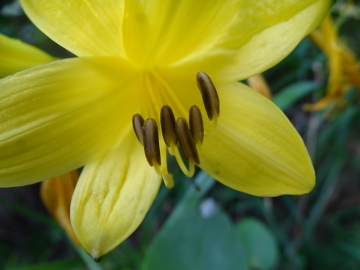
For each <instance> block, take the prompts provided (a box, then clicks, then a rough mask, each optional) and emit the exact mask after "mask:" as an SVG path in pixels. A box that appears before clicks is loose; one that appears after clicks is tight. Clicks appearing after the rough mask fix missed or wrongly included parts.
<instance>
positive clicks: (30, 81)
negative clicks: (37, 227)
mask: <svg viewBox="0 0 360 270" xmlns="http://www.w3.org/2000/svg"><path fill="white" fill-rule="evenodd" d="M133 81H134V77H133V73H132V69H131V68H130V67H129V66H127V64H126V63H125V62H123V61H122V60H121V59H116V58H108V57H107V58H89V59H68V60H61V61H55V62H52V63H49V64H46V65H42V66H37V67H34V68H31V69H28V70H25V71H22V72H19V73H16V74H15V75H13V76H8V77H6V78H4V79H2V80H0V89H1V91H0V101H1V102H0V123H1V125H0V186H2V187H6V186H19V185H26V184H30V183H34V182H37V181H41V180H45V179H48V178H51V177H54V176H57V175H60V174H62V173H65V172H68V171H71V170H74V169H75V168H79V167H81V166H82V165H84V164H85V163H87V162H89V161H91V160H94V159H96V158H98V157H99V155H100V154H102V153H104V152H105V151H108V149H109V147H111V146H112V145H113V144H114V142H115V141H117V139H118V137H119V134H121V132H122V129H123V126H124V125H125V124H128V123H129V121H130V122H131V117H132V114H133V112H134V111H137V110H138V108H137V103H136V102H132V103H128V104H126V107H125V106H124V107H122V108H121V109H119V104H123V101H124V100H133V99H134V95H135V94H137V91H136V89H135V91H133V90H130V91H129V90H128V88H129V87H130V86H131V84H132V83H133ZM134 107H136V108H134Z"/></svg>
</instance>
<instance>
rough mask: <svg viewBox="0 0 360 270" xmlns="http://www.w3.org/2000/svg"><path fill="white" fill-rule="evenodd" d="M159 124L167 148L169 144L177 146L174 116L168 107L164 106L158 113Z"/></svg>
mask: <svg viewBox="0 0 360 270" xmlns="http://www.w3.org/2000/svg"><path fill="white" fill-rule="evenodd" d="M160 124H161V130H162V134H163V138H164V141H165V143H166V146H167V147H170V145H171V143H173V144H174V145H177V138H176V132H175V116H174V113H173V111H172V109H171V107H170V106H168V105H164V106H163V107H162V108H161V112H160Z"/></svg>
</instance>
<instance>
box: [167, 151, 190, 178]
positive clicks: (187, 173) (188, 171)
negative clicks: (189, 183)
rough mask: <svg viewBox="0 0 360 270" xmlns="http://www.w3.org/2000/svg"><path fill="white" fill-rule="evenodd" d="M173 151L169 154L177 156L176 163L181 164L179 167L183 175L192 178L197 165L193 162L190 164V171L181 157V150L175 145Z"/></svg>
mask: <svg viewBox="0 0 360 270" xmlns="http://www.w3.org/2000/svg"><path fill="white" fill-rule="evenodd" d="M170 148H171V150H169V152H170V153H171V152H172V153H174V154H175V159H176V162H177V163H178V164H179V167H180V169H181V171H182V172H183V174H185V175H186V176H187V177H192V176H193V175H194V173H195V163H194V162H191V161H190V163H189V169H187V168H186V166H185V163H184V161H183V159H182V157H181V155H180V152H179V149H178V148H177V147H175V146H174V145H171V147H170Z"/></svg>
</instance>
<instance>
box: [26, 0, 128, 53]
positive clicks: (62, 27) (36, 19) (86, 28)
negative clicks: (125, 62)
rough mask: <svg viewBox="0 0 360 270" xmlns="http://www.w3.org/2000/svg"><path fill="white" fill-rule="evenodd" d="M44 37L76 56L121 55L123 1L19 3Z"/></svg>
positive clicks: (82, 0)
mask: <svg viewBox="0 0 360 270" xmlns="http://www.w3.org/2000/svg"><path fill="white" fill-rule="evenodd" d="M20 3H21V5H22V7H23V9H24V11H25V13H26V14H27V15H28V16H29V18H30V19H31V20H32V21H33V23H34V24H35V25H36V26H37V27H38V28H39V29H40V30H41V31H43V32H44V33H45V34H46V35H47V36H49V37H50V38H51V39H53V40H54V41H55V42H57V43H58V44H60V45H61V46H62V47H64V48H65V49H67V50H69V51H71V52H72V53H74V54H75V55H78V56H95V55H97V56H109V55H114V56H123V49H122V41H121V28H122V21H123V1H119V0H109V1H106V3H104V2H103V1H86V0H76V1H61V0H54V1H49V0H21V1H20Z"/></svg>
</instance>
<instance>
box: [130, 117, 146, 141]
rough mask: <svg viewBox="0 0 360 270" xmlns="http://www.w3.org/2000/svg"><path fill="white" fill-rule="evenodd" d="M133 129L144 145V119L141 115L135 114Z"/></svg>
mask: <svg viewBox="0 0 360 270" xmlns="http://www.w3.org/2000/svg"><path fill="white" fill-rule="evenodd" d="M132 124H133V128H134V131H135V134H136V137H137V139H138V140H139V142H140V143H141V144H142V145H144V130H143V126H144V118H142V116H141V115H140V114H138V113H137V114H135V115H134V116H133V118H132Z"/></svg>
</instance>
